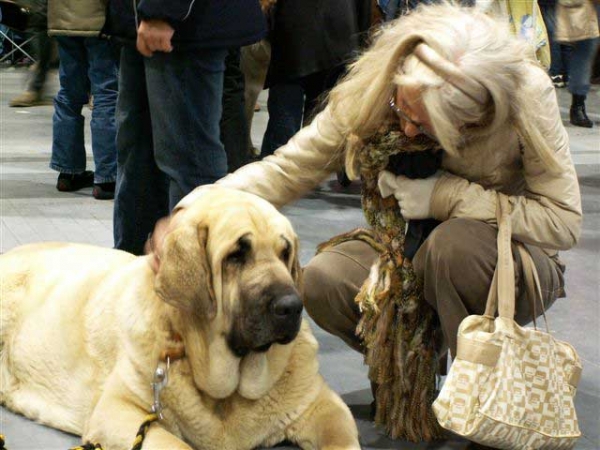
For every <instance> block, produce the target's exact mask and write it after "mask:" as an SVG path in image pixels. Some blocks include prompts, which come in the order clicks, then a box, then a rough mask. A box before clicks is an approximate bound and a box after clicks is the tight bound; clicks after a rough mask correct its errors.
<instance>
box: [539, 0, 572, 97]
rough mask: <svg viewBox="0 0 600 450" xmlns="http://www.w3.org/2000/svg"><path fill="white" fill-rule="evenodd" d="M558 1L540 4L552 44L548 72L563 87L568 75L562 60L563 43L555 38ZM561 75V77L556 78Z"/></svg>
mask: <svg viewBox="0 0 600 450" xmlns="http://www.w3.org/2000/svg"><path fill="white" fill-rule="evenodd" d="M555 10H556V3H554V2H553V3H543V4H540V11H541V13H542V17H543V19H544V24H545V25H546V30H547V32H548V44H549V45H550V61H551V62H550V69H549V71H548V74H549V75H550V77H551V78H552V82H553V83H554V85H555V86H556V87H563V86H564V85H565V84H564V79H562V77H563V76H566V74H567V72H566V70H565V67H564V64H563V60H562V54H563V49H562V44H560V43H559V42H556V41H555V40H554V30H555V29H556V14H555ZM556 77H559V78H556Z"/></svg>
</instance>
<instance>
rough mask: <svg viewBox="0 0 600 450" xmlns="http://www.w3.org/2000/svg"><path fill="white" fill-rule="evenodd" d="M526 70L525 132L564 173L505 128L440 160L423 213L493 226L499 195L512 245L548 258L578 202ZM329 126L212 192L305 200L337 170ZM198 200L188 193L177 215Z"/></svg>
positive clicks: (563, 135) (546, 108) (559, 129)
mask: <svg viewBox="0 0 600 450" xmlns="http://www.w3.org/2000/svg"><path fill="white" fill-rule="evenodd" d="M528 70H529V72H530V74H528V76H527V77H526V79H527V80H528V84H527V85H525V86H522V91H521V92H520V93H519V94H518V95H524V96H526V97H527V98H531V100H532V101H536V99H537V100H538V101H539V102H540V105H539V114H537V115H536V116H535V117H531V121H532V123H533V125H532V126H535V127H538V128H539V130H540V131H541V132H542V133H543V134H544V135H546V136H548V137H549V138H550V139H551V140H552V143H553V146H554V148H555V149H556V154H557V156H558V158H559V160H560V161H561V162H562V165H563V167H564V171H563V173H561V174H559V175H552V174H550V173H548V172H547V171H546V170H545V169H544V167H543V166H542V164H541V163H540V161H539V159H538V158H537V157H536V155H535V154H534V153H533V152H532V151H531V150H530V149H527V148H524V149H523V152H521V150H520V146H519V142H518V137H517V134H516V133H515V131H514V129H513V128H512V127H511V126H510V125H509V124H507V125H506V128H505V129H504V130H503V131H502V132H501V133H499V134H498V135H497V137H496V139H494V140H493V141H488V142H486V143H485V145H480V146H478V147H469V148H466V149H464V150H463V153H462V155H461V157H460V158H451V157H449V156H446V157H445V158H444V160H443V164H442V165H443V167H444V169H445V171H446V172H445V174H444V175H443V176H442V177H441V178H440V179H439V181H438V182H437V184H436V186H435V189H434V193H433V197H432V200H431V205H430V212H431V214H432V216H433V217H434V218H436V219H438V220H441V221H444V220H448V219H450V218H457V217H462V218H472V219H477V220H482V221H485V222H489V223H496V199H497V194H496V191H502V192H504V193H506V194H508V195H510V196H511V197H510V203H511V205H512V213H511V221H512V229H513V237H514V238H515V239H518V240H520V241H522V242H525V243H529V244H534V245H538V246H540V247H542V248H544V249H546V250H547V251H548V253H549V254H554V253H556V250H566V249H568V248H570V247H572V246H573V245H574V244H575V243H576V242H577V240H578V238H579V234H580V228H581V198H580V193H579V185H578V182H577V175H576V173H575V169H574V166H573V162H572V160H571V154H570V151H569V139H568V136H567V132H566V130H565V128H564V127H563V125H562V121H561V118H560V114H559V110H558V104H557V100H556V93H555V91H554V87H553V86H552V83H551V81H550V78H549V77H548V76H547V75H546V73H545V72H544V71H543V70H542V69H541V68H539V67H538V66H534V65H533V64H531V65H530V68H529V69H528ZM336 123H338V122H337V121H336V118H335V117H333V116H332V114H331V111H330V109H329V108H326V109H325V110H324V111H323V112H321V113H320V114H319V115H318V116H317V117H316V118H315V119H314V120H313V122H312V123H311V125H309V126H308V127H306V128H304V129H302V130H301V131H300V132H298V133H297V134H296V135H295V136H294V137H293V138H292V139H290V141H289V142H288V143H287V144H286V145H285V146H283V147H281V148H279V149H278V150H277V151H276V152H275V154H274V155H272V156H269V157H267V158H265V159H264V160H262V161H260V162H256V163H253V164H249V165H247V166H244V167H242V168H241V169H239V170H237V171H236V172H235V173H233V174H231V175H228V176H227V177H225V178H223V179H222V180H220V181H219V182H218V184H219V185H221V186H227V187H231V188H236V189H240V190H244V191H248V192H252V193H255V194H257V195H259V196H261V197H263V198H265V199H267V200H268V201H270V202H271V203H273V204H274V205H275V206H277V207H280V206H282V205H284V204H286V203H288V202H290V201H292V200H294V199H296V198H298V197H300V196H302V195H304V194H306V193H307V192H309V191H310V190H311V189H313V188H314V187H315V186H317V185H318V184H319V183H320V182H321V181H323V180H324V179H325V178H326V177H328V176H329V175H330V174H331V173H332V172H334V171H336V170H338V169H339V168H340V167H341V165H342V160H343V153H342V152H343V148H344V146H343V144H344V141H345V136H344V135H343V134H342V133H340V130H339V126H338V125H336ZM201 192H202V190H201V188H198V189H196V190H194V191H193V192H192V193H190V194H189V195H188V196H186V197H185V198H184V199H183V200H182V201H181V203H180V204H179V205H178V207H185V205H186V204H188V203H189V202H191V201H193V200H194V198H195V196H197V195H199V194H201Z"/></svg>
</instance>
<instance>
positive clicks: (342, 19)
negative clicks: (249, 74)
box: [266, 0, 371, 87]
mask: <svg viewBox="0 0 600 450" xmlns="http://www.w3.org/2000/svg"><path fill="white" fill-rule="evenodd" d="M272 17H273V20H272V24H271V25H272V29H271V31H270V34H269V37H270V41H271V50H272V52H271V65H270V67H269V73H268V75H267V82H266V86H267V87H269V86H271V85H273V84H276V83H280V82H281V81H287V80H293V79H296V78H301V77H304V76H306V75H310V74H313V73H316V72H321V71H324V70H327V69H331V68H333V67H337V66H340V65H344V64H345V63H346V62H348V61H349V60H350V59H351V58H352V56H353V54H354V52H355V51H356V50H357V48H358V46H359V40H360V36H361V35H362V34H366V32H367V30H368V28H369V25H370V20H371V17H370V1H365V0H302V1H293V0H279V1H278V2H277V4H276V5H275V9H274V11H273V16H272Z"/></svg>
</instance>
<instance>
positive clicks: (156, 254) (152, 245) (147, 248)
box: [144, 215, 173, 273]
mask: <svg viewBox="0 0 600 450" xmlns="http://www.w3.org/2000/svg"><path fill="white" fill-rule="evenodd" d="M172 221H173V215H170V216H167V217H163V218H162V219H159V220H158V222H156V225H154V230H152V233H150V234H149V235H148V239H147V240H146V243H145V244H144V254H145V255H150V259H149V260H148V263H149V264H150V267H151V268H152V270H153V271H154V273H157V272H158V269H159V267H160V258H161V251H162V244H163V241H164V240H165V236H166V235H167V233H168V232H169V231H171V223H172Z"/></svg>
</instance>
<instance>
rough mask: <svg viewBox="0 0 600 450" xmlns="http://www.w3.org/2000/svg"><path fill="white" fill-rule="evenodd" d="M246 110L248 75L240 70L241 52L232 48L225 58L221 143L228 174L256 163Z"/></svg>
mask: <svg viewBox="0 0 600 450" xmlns="http://www.w3.org/2000/svg"><path fill="white" fill-rule="evenodd" d="M244 106H245V104H244V74H243V73H242V70H241V68H240V49H239V48H231V49H229V51H228V52H227V57H226V58H225V73H224V74H223V115H222V116H221V142H222V143H223V147H225V153H227V171H228V172H235V171H236V170H237V169H239V168H240V167H242V166H243V165H245V164H248V163H249V162H250V161H251V159H252V155H251V154H250V150H249V148H248V122H247V121H246V114H245V112H244ZM253 106H254V105H253Z"/></svg>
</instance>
